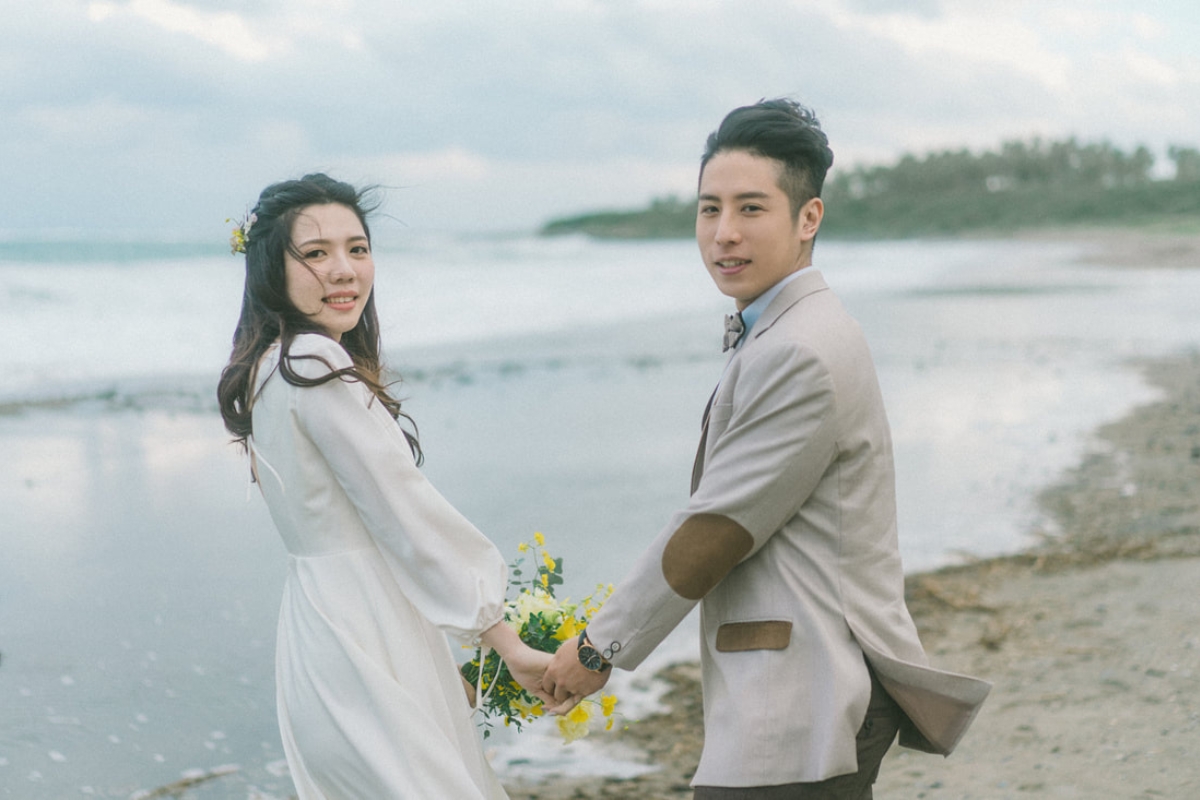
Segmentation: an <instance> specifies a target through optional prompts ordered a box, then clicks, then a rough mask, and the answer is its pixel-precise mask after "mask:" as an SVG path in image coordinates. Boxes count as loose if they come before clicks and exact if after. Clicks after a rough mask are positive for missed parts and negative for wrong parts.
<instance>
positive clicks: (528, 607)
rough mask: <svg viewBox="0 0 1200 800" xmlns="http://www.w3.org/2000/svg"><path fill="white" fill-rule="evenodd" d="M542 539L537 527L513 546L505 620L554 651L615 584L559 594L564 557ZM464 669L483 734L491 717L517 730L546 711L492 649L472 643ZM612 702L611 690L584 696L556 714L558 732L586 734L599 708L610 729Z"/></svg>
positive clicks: (567, 736) (568, 736)
mask: <svg viewBox="0 0 1200 800" xmlns="http://www.w3.org/2000/svg"><path fill="white" fill-rule="evenodd" d="M545 544H546V539H545V537H544V536H542V534H540V533H535V534H534V535H533V543H532V544H530V543H529V542H522V543H521V544H519V545H518V546H517V549H518V550H519V551H520V553H521V556H519V557H518V558H517V560H516V561H514V562H513V563H512V564H511V565H510V566H511V570H510V574H511V578H510V580H509V585H511V586H513V587H516V589H517V597H516V599H515V600H510V601H508V602H507V603H506V604H505V609H504V620H505V622H506V623H508V625H510V626H512V628H513V629H514V630H515V631H516V632H517V634H518V635H519V636H520V637H521V641H523V642H525V644H527V645H529V646H530V647H532V648H534V649H535V650H541V651H543V652H546V653H553V652H556V651H557V650H558V648H559V646H560V645H561V644H562V643H563V642H565V641H567V640H568V639H570V638H571V637H573V636H578V635H579V633H580V631H582V630H583V629H584V627H585V626H586V625H587V621H588V620H589V619H590V618H591V617H592V616H593V615H594V614H595V613H596V612H597V611H599V610H600V606H602V605H603V604H604V601H605V600H607V599H608V596H609V595H610V594H612V589H613V587H612V584H608V585H607V586H605V585H603V584H601V585H599V586H597V587H596V591H594V592H592V593H591V594H590V595H588V596H587V597H585V598H584V599H583V600H581V601H580V602H578V603H572V602H570V600H569V599H565V600H559V599H558V598H557V597H555V596H554V587H556V586H561V585H562V582H563V579H562V559H561V558H554V557H552V556H551V555H550V554H549V553H548V552H547V551H546V549H545ZM526 555H529V556H531V557H532V559H533V561H534V564H536V566H537V571H536V572H535V573H534V574H533V575H530V576H528V577H527V576H526V574H525V571H524V570H523V569H522V566H523V565H524V562H525V556H526ZM481 661H482V663H483V671H482V674H480V662H481ZM462 674H463V677H464V678H466V679H467V680H468V681H469V682H470V683H471V684H472V685H474V686H476V687H478V689H479V699H478V701H477V703H478V705H477V708H476V710H477V711H479V712H481V713H482V715H483V716H482V719H483V725H484V731H483V735H484V738H486V737H487V736H489V735H490V734H491V730H490V728H491V727H492V719H493V718H498V719H500V720H502V721H503V722H504V725H505V726H509V725H515V726H516V728H517V730H521V726H522V724H523V723H526V722H529V721H531V720H533V719H534V718H536V717H540V716H542V715H543V714H544V713H545V710H544V709H543V707H542V701H541V700H540V699H538V698H536V697H534V696H532V695H530V694H529V693H528V692H526V691H525V690H524V689H522V688H521V684H519V683H517V682H516V681H515V680H513V677H512V675H511V674H510V673H509V671H508V666H507V665H506V664H505V663H504V661H503V660H502V659H501V658H500V656H499V655H497V654H496V652H495V651H489V652H488V654H487V656H486V658H485V657H484V655H483V651H482V649H481V648H476V650H475V656H474V658H472V659H471V660H470V661H468V662H467V663H466V664H463V665H462ZM616 705H617V698H616V696H615V695H611V694H601V695H600V699H599V700H598V701H597V700H592V699H584V700H582V701H580V703H579V705H577V706H575V707H574V708H573V709H571V711H570V712H569V713H567V714H564V715H562V716H560V717H558V730H559V733H560V734H561V735H562V737H563V739H564V740H565V741H566V742H573V741H575V740H576V739H579V738H582V737H584V736H587V735H588V731H589V730H590V728H591V720H592V717H593V716H594V715H595V713H596V711H597V710H599V712H600V714H601V715H602V716H603V717H604V718H605V720H606V722H605V730H612V727H613V719H614V717H613V714H614V709H615V707H616Z"/></svg>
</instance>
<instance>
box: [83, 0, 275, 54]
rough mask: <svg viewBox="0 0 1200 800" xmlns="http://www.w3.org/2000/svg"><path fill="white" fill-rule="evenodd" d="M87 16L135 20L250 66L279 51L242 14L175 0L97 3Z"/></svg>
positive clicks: (104, 20) (99, 20)
mask: <svg viewBox="0 0 1200 800" xmlns="http://www.w3.org/2000/svg"><path fill="white" fill-rule="evenodd" d="M87 16H88V19H90V20H91V21H92V22H95V23H98V24H103V23H108V22H111V21H116V20H117V19H120V18H121V17H122V16H131V17H135V18H137V19H141V20H144V21H146V22H149V23H150V24H152V25H154V26H156V27H158V28H161V29H162V30H164V31H167V32H169V33H180V34H184V35H186V36H190V37H191V38H193V39H195V40H197V41H199V42H203V43H204V44H207V45H211V46H213V47H215V48H217V49H218V50H221V51H222V52H224V53H225V54H227V55H229V56H232V57H233V58H235V59H237V60H238V61H243V62H246V63H257V62H261V61H265V60H266V59H267V58H268V57H270V55H271V53H272V51H273V49H275V47H273V46H272V45H271V44H269V43H268V42H267V41H266V40H265V39H263V38H262V37H259V36H256V35H255V34H254V33H253V32H252V31H251V29H250V26H249V25H248V24H247V23H246V21H245V20H244V19H243V18H242V17H241V16H240V15H239V14H236V13H234V12H231V11H224V12H218V13H212V12H205V11H200V10H198V9H196V8H193V7H192V6H189V5H186V4H184V3H174V2H171V0H128V2H126V3H125V4H118V3H116V2H109V0H96V1H95V2H91V3H89V4H88V7H87Z"/></svg>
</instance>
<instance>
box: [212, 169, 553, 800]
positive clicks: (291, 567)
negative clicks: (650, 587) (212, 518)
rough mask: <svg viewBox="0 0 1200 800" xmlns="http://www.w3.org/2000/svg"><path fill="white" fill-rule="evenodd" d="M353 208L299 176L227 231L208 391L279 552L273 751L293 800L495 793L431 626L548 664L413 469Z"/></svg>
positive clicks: (483, 544)
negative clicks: (229, 331)
mask: <svg viewBox="0 0 1200 800" xmlns="http://www.w3.org/2000/svg"><path fill="white" fill-rule="evenodd" d="M369 210H370V209H369V208H367V207H365V206H364V196H363V194H362V193H360V192H358V191H356V190H355V189H354V187H352V186H349V185H348V184H345V183H341V182H339V181H335V180H333V179H331V178H329V177H327V176H325V175H320V174H317V175H308V176H305V177H304V178H301V179H300V180H296V181H286V182H283V183H277V184H274V185H272V186H269V187H267V188H266V189H265V190H264V191H263V193H262V195H261V196H260V197H259V200H258V204H257V205H256V206H255V207H254V210H253V213H252V214H251V215H250V216H249V218H248V219H247V221H246V222H245V223H244V224H243V225H242V226H241V227H240V228H239V229H238V230H236V231H235V232H234V247H235V249H236V250H239V251H244V252H245V253H246V284H245V292H244V295H243V298H242V312H241V318H240V319H239V321H238V326H237V330H236V332H235V333H234V339H233V354H232V356H231V358H230V361H229V364H228V365H227V366H226V367H225V370H224V371H223V373H222V375H221V381H220V386H219V389H218V396H219V400H220V405H221V414H222V416H223V417H224V419H225V425H226V427H227V428H228V429H229V431H230V432H231V433H233V435H234V437H235V440H236V441H238V442H240V443H241V444H243V445H244V446H245V447H246V448H247V450H248V451H249V453H250V464H251V470H252V472H253V475H254V478H255V480H256V481H257V482H258V485H259V488H260V490H261V491H262V494H263V497H265V498H266V502H267V506H268V508H269V509H270V512H271V517H272V519H273V520H274V522H275V526H276V528H278V530H279V533H280V535H281V536H282V537H283V541H284V544H285V546H286V547H287V550H288V553H289V558H288V574H287V581H286V584H285V586H284V592H283V605H282V609H281V612H280V618H279V630H278V640H277V651H276V682H277V689H276V692H277V701H278V712H279V726H280V731H281V733H282V735H283V746H284V750H285V752H286V754H287V761H288V766H289V768H290V770H291V773H292V778H293V780H294V781H295V784H296V788H297V790H298V791H299V796H300V798H301V800H309V799H310V798H337V800H343V799H344V798H370V799H371V800H378V798H408V797H411V798H422V800H424V799H425V798H435V797H436V798H442V797H446V798H450V797H453V798H498V797H505V796H506V795H505V793H504V789H503V788H502V787H501V786H500V783H499V781H498V780H497V779H496V776H495V774H494V773H493V772H492V770H491V767H490V766H489V765H488V763H487V761H486V760H485V759H484V756H483V752H482V748H481V746H480V742H479V738H478V735H477V733H476V731H475V727H474V725H473V724H472V722H471V719H470V713H471V712H470V706H469V703H468V701H467V699H466V693H465V692H464V687H463V682H462V679H461V678H460V677H459V673H458V669H457V666H456V664H455V662H454V659H453V657H452V656H451V653H450V649H449V645H448V643H447V641H446V637H445V636H444V633H445V632H448V633H451V634H454V635H456V636H457V637H459V638H461V639H464V640H473V641H481V642H482V644H483V645H485V646H489V647H492V648H494V649H495V650H496V651H497V652H499V654H500V655H501V657H503V658H504V659H505V661H506V662H507V663H508V665H509V668H510V669H511V670H512V673H513V676H514V677H515V678H516V679H517V680H518V681H519V682H520V683H521V684H522V685H523V686H525V687H526V688H528V689H530V690H531V691H536V692H538V693H540V689H539V682H540V679H541V675H542V672H544V670H545V667H546V663H547V662H548V661H549V656H548V655H547V654H545V653H539V652H537V651H534V650H531V649H529V648H528V647H526V646H525V645H524V644H522V643H521V642H520V640H519V639H518V638H517V635H516V633H515V632H513V630H512V629H511V628H509V627H508V626H507V625H505V624H504V622H503V615H504V611H503V606H504V591H505V587H506V585H507V569H506V567H505V564H504V560H503V559H502V558H501V556H500V554H499V553H498V552H497V550H496V548H495V547H494V546H493V545H492V543H491V542H490V541H488V540H487V539H486V538H484V536H483V535H482V534H481V533H480V532H479V531H478V530H476V529H475V528H474V527H473V526H472V525H471V523H469V522H468V521H467V520H466V519H464V518H463V517H462V516H461V515H460V514H459V513H458V512H457V511H455V509H454V508H453V507H452V506H451V505H450V504H449V503H448V502H447V501H446V500H445V499H444V498H442V497H441V495H439V494H438V493H437V491H436V490H435V489H434V488H433V487H432V486H431V485H430V484H429V483H428V482H427V481H426V480H425V478H424V477H423V475H422V474H421V473H420V472H419V471H418V469H417V466H418V463H419V461H420V446H419V445H418V443H417V440H416V437H415V436H414V435H412V434H410V433H408V432H407V431H405V430H404V429H403V428H401V427H400V425H399V424H398V419H399V418H401V417H405V419H407V417H406V416H405V415H404V414H402V413H401V411H400V404H399V402H397V401H396V400H395V399H394V398H393V397H392V396H391V395H390V394H389V393H388V391H387V388H386V387H385V386H384V385H383V384H382V383H381V379H380V357H379V333H378V331H379V324H378V320H377V318H376V314H375V302H374V298H373V295H372V291H371V287H372V283H373V281H374V272H375V266H374V262H373V261H372V258H371V240H370V233H369V230H368V228H367V223H366V214H367V213H368V211H369Z"/></svg>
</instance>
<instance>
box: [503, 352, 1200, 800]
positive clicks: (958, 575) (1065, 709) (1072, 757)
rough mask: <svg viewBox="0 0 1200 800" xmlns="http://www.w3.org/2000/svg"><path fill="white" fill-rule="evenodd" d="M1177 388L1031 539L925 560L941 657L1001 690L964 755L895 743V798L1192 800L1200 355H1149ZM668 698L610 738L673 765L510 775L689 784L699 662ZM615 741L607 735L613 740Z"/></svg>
mask: <svg viewBox="0 0 1200 800" xmlns="http://www.w3.org/2000/svg"><path fill="white" fill-rule="evenodd" d="M1139 366H1140V367H1141V369H1142V371H1143V374H1145V375H1146V377H1147V380H1148V381H1149V382H1150V383H1152V384H1153V385H1155V386H1156V387H1158V388H1160V389H1161V390H1162V391H1163V397H1162V398H1161V399H1159V400H1156V401H1153V402H1151V403H1148V404H1145V405H1142V406H1139V407H1137V408H1135V409H1134V410H1133V411H1131V412H1130V413H1128V414H1127V415H1126V416H1124V417H1122V418H1121V419H1119V420H1117V421H1115V422H1112V423H1109V424H1106V425H1104V426H1102V427H1101V428H1100V429H1099V430H1098V431H1097V432H1096V435H1095V438H1096V446H1095V447H1093V448H1091V450H1090V451H1089V452H1088V453H1086V454H1085V455H1084V457H1083V458H1082V460H1081V462H1080V463H1079V464H1077V465H1076V466H1075V467H1073V468H1071V469H1069V470H1068V471H1067V472H1066V473H1065V474H1063V475H1062V476H1061V478H1060V479H1059V480H1058V481H1057V482H1055V483H1054V484H1053V485H1051V486H1049V487H1047V488H1045V489H1044V490H1043V491H1042V492H1040V494H1039V496H1038V502H1039V504H1040V505H1041V507H1042V508H1043V509H1044V510H1045V511H1046V513H1047V514H1048V516H1049V518H1050V520H1051V521H1052V523H1053V524H1052V526H1048V527H1053V528H1054V529H1053V530H1039V531H1035V534H1037V535H1038V536H1039V537H1041V539H1042V541H1041V543H1040V544H1038V545H1036V546H1034V547H1032V548H1030V549H1027V550H1025V551H1023V552H1020V553H1016V554H1012V555H1005V556H997V557H994V558H987V559H982V560H978V561H974V562H971V563H967V564H962V565H954V566H948V567H943V568H940V569H937V570H933V571H929V572H922V573H916V574H912V575H910V576H908V578H907V580H906V589H907V590H906V594H907V597H908V603H909V608H910V610H911V611H912V614H913V617H914V619H915V620H916V623H917V626H918V629H919V630H920V633H921V638H922V641H923V642H924V643H925V647H926V650H927V652H928V653H929V655H930V660H931V661H932V662H933V663H935V664H937V665H938V666H941V667H945V668H948V669H952V670H956V671H961V672H965V673H968V674H972V675H977V676H980V677H984V678H986V679H988V680H991V681H993V683H994V684H995V688H994V689H993V691H992V694H991V696H990V697H989V699H988V701H987V703H986V704H985V706H984V708H983V710H982V711H981V713H980V715H979V717H978V718H977V720H976V722H975V724H974V726H973V728H972V730H971V731H970V732H969V733H968V734H967V736H966V737H965V739H964V741H963V743H962V744H961V745H960V747H959V749H958V751H957V752H956V753H955V754H954V755H953V756H951V757H950V758H949V759H938V758H935V757H931V756H927V755H924V754H920V753H915V752H912V751H906V750H901V749H900V748H898V747H893V748H892V750H891V751H890V752H889V753H888V756H887V758H886V759H885V761H884V764H883V767H882V769H881V772H880V778H879V780H878V782H877V783H876V787H875V796H876V797H877V798H880V799H881V800H885V799H886V798H908V797H930V798H958V797H961V798H968V797H971V798H977V797H987V798H989V799H992V798H1002V797H1018V796H1019V797H1028V796H1030V795H1034V796H1037V795H1044V796H1054V797H1080V798H1100V797H1133V796H1137V797H1182V796H1190V795H1189V794H1188V793H1187V791H1186V790H1189V789H1190V790H1192V791H1193V793H1194V792H1195V791H1196V790H1197V789H1200V633H1198V632H1200V606H1198V605H1197V604H1195V603H1194V602H1193V601H1192V598H1193V597H1194V591H1195V586H1197V585H1200V490H1198V488H1200V351H1192V352H1190V353H1186V354H1182V355H1178V356H1174V357H1168V358H1163V359H1154V360H1147V361H1141V362H1139ZM656 677H657V678H658V679H660V680H663V681H665V682H666V683H667V684H668V685H669V687H670V688H669V690H668V691H667V693H666V694H665V695H664V697H663V703H664V704H665V705H667V706H668V707H669V711H667V712H666V713H663V714H659V715H653V716H650V717H648V718H646V719H643V720H640V721H638V722H637V723H636V724H631V725H630V726H629V728H628V729H627V730H623V731H620V732H618V733H617V734H616V735H614V736H611V737H610V738H605V739H602V740H604V741H608V740H611V741H612V742H614V743H619V744H620V745H622V746H623V747H624V748H627V749H632V750H634V751H639V752H642V753H644V754H645V760H646V761H647V763H651V764H654V765H656V766H658V767H659V770H658V771H656V772H652V773H648V774H646V775H641V776H638V777H634V778H629V779H616V778H605V777H584V778H571V777H566V776H564V777H553V778H549V779H547V780H545V781H542V782H537V783H534V782H521V781H513V782H510V783H509V784H507V786H508V789H509V792H510V794H511V796H512V798H514V800H566V798H575V799H576V800H590V799H591V798H607V797H638V798H647V799H656V798H687V797H690V796H691V789H690V787H689V786H688V781H689V780H690V778H691V775H692V773H693V771H694V769H695V766H696V763H697V760H698V758H699V752H700V747H701V745H702V743H703V733H702V715H701V709H700V692H699V666H698V664H694V663H683V664H676V665H673V666H671V667H668V668H667V669H664V670H662V671H661V672H659V673H658V675H657V676H656ZM598 738H601V737H598Z"/></svg>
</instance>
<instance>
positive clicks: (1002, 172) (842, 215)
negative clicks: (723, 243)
mask: <svg viewBox="0 0 1200 800" xmlns="http://www.w3.org/2000/svg"><path fill="white" fill-rule="evenodd" d="M1167 157H1168V158H1169V159H1170V160H1171V162H1172V163H1173V165H1174V170H1173V177H1172V178H1170V179H1165V180H1163V179H1155V177H1154V174H1153V168H1154V156H1153V154H1152V153H1151V152H1150V151H1149V150H1148V149H1146V148H1145V147H1141V146H1139V147H1137V148H1135V149H1134V150H1133V151H1132V152H1124V151H1122V150H1121V149H1119V148H1117V147H1115V146H1113V145H1112V144H1110V143H1109V142H1100V143H1080V142H1078V141H1076V140H1075V139H1074V138H1071V139H1067V140H1066V141H1056V142H1055V141H1043V140H1042V139H1039V138H1035V139H1032V140H1030V141H1009V142H1004V143H1003V144H1002V145H1001V146H1000V148H999V149H998V150H997V151H986V152H983V153H972V152H970V151H969V150H966V149H962V150H956V151H949V150H947V151H943V152H936V153H929V154H927V155H925V156H923V157H917V156H913V155H905V156H903V157H902V158H901V159H900V160H899V161H898V162H896V163H895V164H892V165H889V166H854V167H850V168H848V169H846V170H844V171H843V170H840V169H838V168H837V167H836V166H835V167H834V169H833V170H832V171H831V172H830V175H829V179H828V180H827V181H826V183H825V190H824V192H823V193H822V194H823V198H824V200H825V205H826V215H825V221H824V223H823V224H822V226H821V232H822V234H824V235H829V236H842V237H847V238H849V237H904V236H919V235H937V234H953V233H963V232H968V231H988V230H991V231H1008V230H1014V229H1017V228H1029V227H1038V226H1047V225H1087V224H1100V223H1122V224H1140V223H1145V222H1149V221H1155V220H1161V219H1164V218H1175V217H1186V216H1189V215H1191V216H1195V215H1200V150H1198V149H1197V148H1195V147H1182V146H1172V147H1170V148H1169V149H1168V151H1167ZM695 209H696V207H695V203H694V202H692V201H691V200H686V201H685V200H681V199H679V198H678V197H675V196H669V197H663V198H659V199H656V200H654V201H653V202H652V203H651V204H650V206H649V208H645V209H641V210H637V211H610V212H597V213H592V214H581V215H578V216H574V217H568V218H563V219H557V220H553V221H551V222H549V223H547V224H546V225H545V226H544V227H543V229H542V233H543V234H545V235H556V234H564V233H586V234H589V235H592V236H597V237H606V238H666V237H686V236H691V235H692V232H693V228H694V225H695V214H696V210H695Z"/></svg>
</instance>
